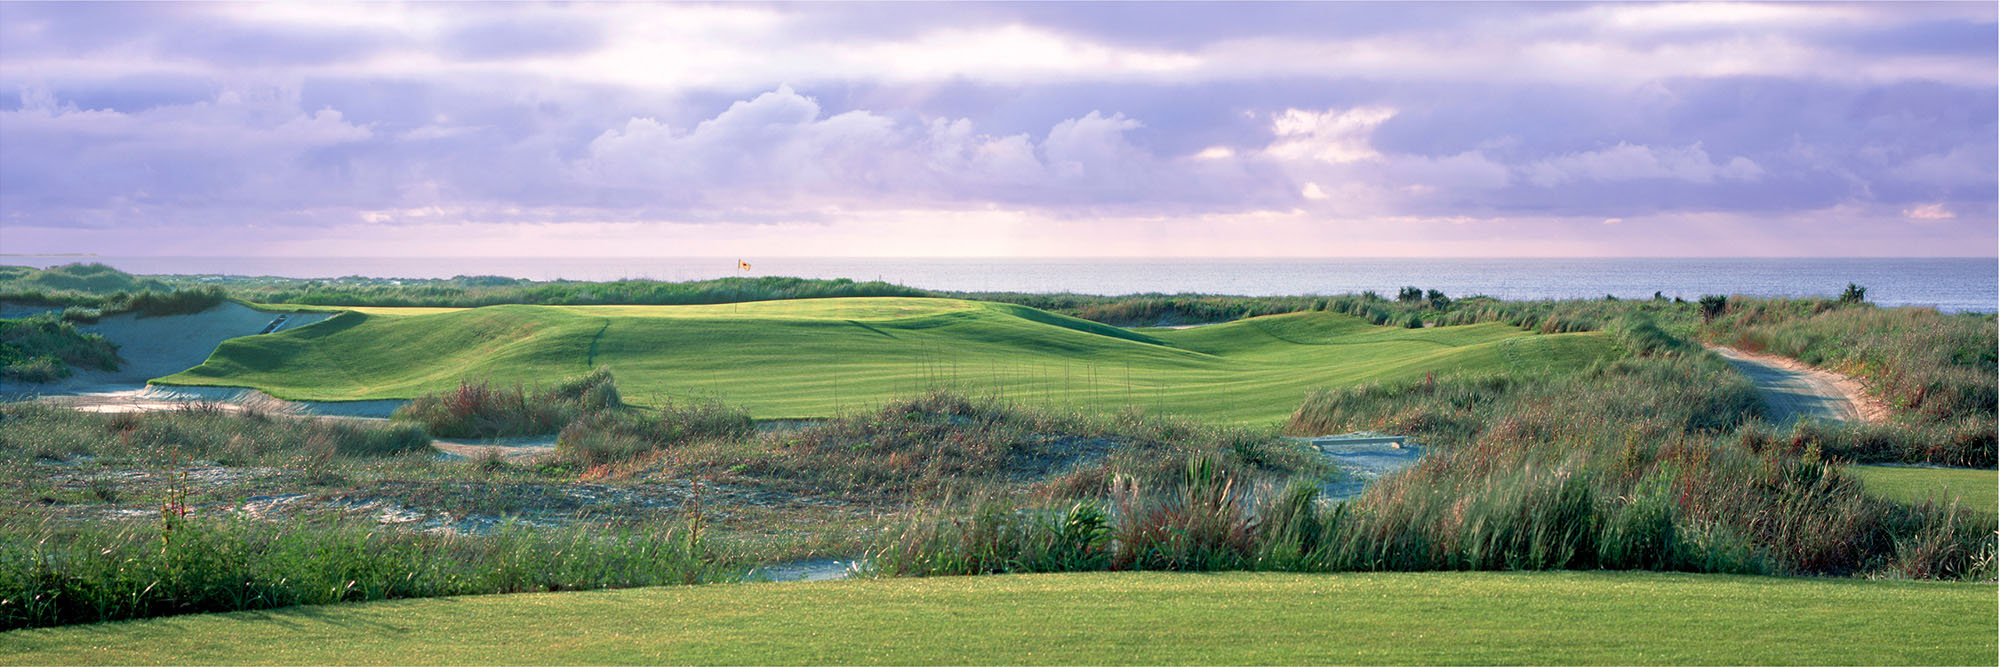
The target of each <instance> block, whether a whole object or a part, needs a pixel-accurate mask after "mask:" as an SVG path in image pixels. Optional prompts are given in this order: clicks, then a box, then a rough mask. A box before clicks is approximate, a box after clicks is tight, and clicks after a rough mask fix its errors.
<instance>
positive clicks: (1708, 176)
mask: <svg viewBox="0 0 2000 667" xmlns="http://www.w3.org/2000/svg"><path fill="white" fill-rule="evenodd" d="M1522 171H1523V173H1524V175H1525V177H1526V178H1527V180H1528V182H1530V183H1534V184H1535V185H1540V186H1542V187H1554V186H1557V185H1562V184H1565V183H1571V182H1576V181H1597V182H1614V181H1636V180H1648V179H1662V180H1677V181H1687V182H1689V183H1714V182H1715V181H1716V180H1717V179H1724V180H1733V181H1754V180H1757V179H1758V178H1761V177H1762V176H1763V174H1764V170H1763V168H1762V167H1759V166H1757V163H1755V162H1752V161H1751V160H1750V159H1748V158H1744V157H1741V156H1738V157H1734V158H1731V159H1730V160H1729V161H1727V162H1725V163H1722V164H1716V163H1715V162H1712V161H1711V160H1710V159H1709V156H1708V151H1706V150H1703V149H1702V147H1701V144H1700V143H1696V144H1693V145H1691V146H1688V147H1686V148H1672V147H1668V148H1655V147H1651V146H1641V145H1635V144H1628V143H1624V142H1619V143H1618V145H1616V146H1612V147H1610V148H1606V149H1604V150H1598V151H1585V152H1581V153H1570V154H1568V155H1562V156H1558V157H1554V158H1549V159H1546V160H1541V161H1539V162H1535V163H1532V164H1529V165H1526V166H1524V167H1523V168H1522Z"/></svg>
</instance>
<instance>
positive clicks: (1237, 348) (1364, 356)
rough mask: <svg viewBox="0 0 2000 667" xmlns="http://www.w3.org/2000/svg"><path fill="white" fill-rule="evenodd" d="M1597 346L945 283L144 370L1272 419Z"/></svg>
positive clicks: (324, 330) (460, 315) (429, 320)
mask: <svg viewBox="0 0 2000 667" xmlns="http://www.w3.org/2000/svg"><path fill="white" fill-rule="evenodd" d="M1610 350H1611V344H1610V342H1609V341H1608V339H1606V338H1605V337H1604V336H1603V335H1601V334H1597V333H1584V334H1559V335H1534V334H1529V333H1526V332H1523V331H1521V330H1519V329H1516V328H1513V327H1509V326H1506V325H1503V324H1477V325H1467V326H1455V327H1440V328H1430V329H1403V328H1397V327H1379V326H1372V325H1369V324H1367V323H1366V322H1364V321H1362V320H1360V319H1357V318H1354V317H1350V316H1346V315H1340V314H1334V313H1326V312H1305V313H1294V314H1289V315H1276V316H1270V317H1260V318H1253V319H1248V320H1242V321H1237V322H1230V323H1225V324H1217V325H1213V326H1206V327H1199V328H1195V329H1186V330H1150V329H1149V330H1145V331H1134V330H1128V329H1121V328H1118V327H1112V326H1107V325H1103V324H1098V323H1095V322H1090V321H1086V320H1080V319H1076V318H1071V317H1065V316H1062V315H1056V314H1053V313H1048V312H1045V311H1041V310H1036V309H1032V308H1026V307H1022V306H1015V305H1009V304H999V303H986V302H976V301H960V300H954V299H924V298H851V299H806V300H792V301H762V302H752V303H742V304H724V305H709V306H521V305H510V306H491V307H486V308H477V309H464V310H452V309H435V308H425V309H397V308H359V309H354V312H351V313H348V314H344V315H341V316H339V317H336V318H334V319H331V320H328V321H326V322H322V323H320V324H316V325H313V326H309V327H302V328H299V329H294V330H289V331H284V332H281V333H278V334H275V335H270V336H257V337H250V338H242V339H236V340H231V341H228V342H226V343H224V344H223V345H222V346H221V347H219V348H218V349H217V350H216V352H215V354H214V356H213V357H211V358H210V359H209V360H208V362H207V363H205V364H203V365H201V366H199V367H196V368H193V369H190V370H188V371H186V372H183V373H179V374H176V375H172V376H169V377H166V378H162V379H161V380H159V382H162V383H165V384H190V385H222V386H245V387H255V388H258V389H262V390H264V391H265V392H268V393H270V394H273V395H275V396H278V397H280V398H288V399H312V400H359V399H379V398H409V397H412V396H416V395H418V394H422V393H426V392H433V391H440V390H444V389H448V388H450V387H451V386H453V385H454V384H455V383H457V382H459V381H461V380H468V379H469V380H481V379H484V380H491V381H495V382H501V383H514V382H521V383H526V384H537V383H548V382H552V381H554V380H556V379H558V378H561V377H565V376H571V375H576V374H580V373H583V372H585V371H587V370H589V369H591V368H593V367H599V366H602V367H607V368H609V369H611V371H612V373H613V374H615V375H616V376H617V379H618V383H619V387H620V388H621V389H622V390H623V391H624V393H625V396H626V399H627V400H628V401H631V402H634V403H637V404H640V405H657V404H659V403H661V402H663V401H665V400H668V399H671V398H672V397H674V396H678V395H685V394H689V393H705V394H712V395H715V396H718V397H720V398H722V399H724V400H726V401H729V402H732V403H736V404H739V405H742V406H743V407H744V408H746V409H748V410H749V411H750V412H751V414H752V415H753V416H756V417H759V418H781V417H818V416H828V415H832V414H835V413H837V412H839V411H842V410H851V409H854V408H857V407H861V406H867V405H873V404H876V403H879V402H881V401H883V400H886V399H888V398H891V397H894V396H896V395H900V394H908V393H912V392H915V391H920V390H923V389H925V388H928V387H931V386H936V385H954V386H958V387H961V388H963V389H965V390H968V391H972V392H975V393H992V394H996V395H999V396H1000V397H1002V398H1005V399H1010V400H1019V401H1024V402H1030V403H1037V404H1043V405H1056V406H1073V407H1077V408H1081V409H1085V410H1096V411H1109V410H1115V409H1119V408H1122V407H1124V406H1127V405H1131V406H1137V407H1142V408H1146V409H1149V410H1154V411H1158V412H1164V413H1170V414H1181V415H1188V416H1194V417H1199V418H1203V419H1208V420H1213V421H1223V422H1251V423H1271V422H1276V421H1278V420H1280V419H1282V418H1284V417H1285V416H1286V415H1288V414H1289V413H1290V412H1291V410H1292V409H1293V408H1294V407H1296V406H1297V405H1298V403H1299V401H1300V399H1301V398H1302V397H1303V396H1304V395H1305V392H1306V390H1307V389H1309V388H1311V387H1315V386H1326V385H1338V384H1349V383H1356V382H1365V381H1371V380H1394V379H1410V378H1421V377H1423V376H1424V375H1425V374H1427V373H1445V372H1471V373H1482V372H1493V373H1501V372H1543V371H1546V370H1548V369H1552V368H1568V367H1577V366H1582V365H1585V364H1587V363H1589V361H1591V360H1593V359H1596V358H1600V357H1602V356H1605V355H1607V354H1609V353H1610Z"/></svg>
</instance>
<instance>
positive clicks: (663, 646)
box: [0, 573, 1995, 664]
mask: <svg viewBox="0 0 2000 667" xmlns="http://www.w3.org/2000/svg"><path fill="white" fill-rule="evenodd" d="M1861 610H1866V612H1865V613H1863V612H1862V611H1861ZM1994 613H1995V605H1994V598H1993V590H1992V587H1991V586H1989V585H1982V584H1939V583H1917V582H1885V581H1851V580H1849V581H1833V580H1813V579H1779V578H1763V577H1733V576H1714V575H1673V574H1651V573H1617V574H1613V573H1541V574H1527V573H1451V574H1439V573H1433V574H1402V573H1369V574H1344V575H1296V574H1269V573H1266V574H1246V573H1235V574H1162V573H1145V574H1134V573H1097V574H1066V575H1024V576H1004V577H947V578H930V579H897V580H855V581H845V582H823V583H798V584H725V585H714V586H674V587H664V588H645V589H632V590H621V591H605V592H589V593H550V594H531V595H508V596H481V597H462V598H447V599H433V600H411V601H395V602H379V603H367V604H356V605H344V606H339V607H320V608H298V609H287V610H282V611H273V612H244V613H233V614H214V615H201V616H181V617H174V618H165V619H155V620H146V621H136V622H124V623H112V624H104V625H92V626H77V627H67V628H54V629H45V630H27V631H19V632H13V633H8V634H7V635H6V637H5V639H6V641H0V662H5V663H7V664H335V663H338V664H389V663H394V664H484V663H509V664H516V663H520V664H585V663H594V664H630V663H647V664H664V663H686V664H801V663H814V664H861V663H866V664H970V663H980V664H1014V663H1018V664H1188V663H1202V664H1253V663H1255V664H1264V663H1284V664H1304V663H1326V664H1390V663H1410V664H1489V663H1505V664H1523V663H1530V664H1982V663H1989V662H1992V661H1993V657H1994V651H1995V642H1994V635H1993V616H1994ZM611 619H616V620H615V621H612V620H611ZM1717 628H1731V629H1732V630H1731V631H1730V632H1720V633H1719V632H1716V629H1717Z"/></svg>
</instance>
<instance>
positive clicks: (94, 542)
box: [0, 519, 737, 630]
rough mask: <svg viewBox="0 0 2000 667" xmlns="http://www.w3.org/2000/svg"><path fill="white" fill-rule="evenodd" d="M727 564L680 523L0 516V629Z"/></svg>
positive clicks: (691, 571) (662, 574)
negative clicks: (433, 526)
mask: <svg viewBox="0 0 2000 667" xmlns="http://www.w3.org/2000/svg"><path fill="white" fill-rule="evenodd" d="M735 572H736V569H735V568H732V567H730V566H729V565H728V564H727V562H726V560H725V559H724V558H722V557H721V556H719V555H718V554H717V553H716V552H715V551H714V550H712V549H710V548H709V546H708V545H707V544H705V543H704V541H703V539H702V538H701V537H700V533H699V531H697V530H695V529H693V528H691V527H681V526H670V527H660V528H654V529H646V530H637V529H631V528H621V529H615V530H613V529H591V528H581V527H579V528H567V529H532V530H531V529H526V528H520V527H514V528H508V529H503V530H501V531H499V532H496V533H493V534H489V535H478V536H472V535H450V534H431V533H422V532H412V531H402V530H396V529H386V528H382V527H379V526H374V525H358V524H345V523H327V524H320V523H291V524H273V523H264V522H254V521H235V520H226V519H213V520H188V519H180V520H170V521H166V522H121V523H112V524H91V525H66V524H65V525H57V524H45V525H36V526H28V527H0V630H10V629H14V628H23V627H39V626H51V625H64V624H72V623H95V622H102V621H115V620H123V619H133V618H146V617H153V616H166V615H173V614H191V613H208V612H225V611H242V610H250V609H271V608H277V607H289V606H295V605H318V604H333V603H340V602H360V601H366V600H391V599H398V598H418V597H437V596H446V595H479V594H490V593H523V592H534V591H561V590H586V589H599V588H626V587H634V586H659V585H668V584H695V583H706V582H715V581H727V580H731V579H734V578H736V576H737V575H736V574H735Z"/></svg>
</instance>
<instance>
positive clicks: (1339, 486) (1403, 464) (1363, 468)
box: [1295, 431, 1424, 500]
mask: <svg viewBox="0 0 2000 667" xmlns="http://www.w3.org/2000/svg"><path fill="white" fill-rule="evenodd" d="M1295 440H1298V441H1301V442H1304V443H1306V444H1309V445H1312V446H1313V447H1314V448H1316V449H1318V450H1319V451H1320V453H1322V454H1325V455H1326V457H1327V458H1329V459H1332V460H1333V462H1334V464H1335V465H1338V466H1340V470H1341V472H1342V473H1344V474H1343V475H1341V477H1340V479H1337V480H1334V481H1332V482H1327V483H1326V484H1325V485H1324V486H1322V487H1321V488H1320V495H1321V496H1323V497H1325V498H1327V499H1328V500H1346V499H1348V498H1353V497H1355V496H1358V495H1361V492H1362V491H1363V490H1364V489H1366V488H1368V485H1369V484H1371V483H1373V482H1374V481H1375V480H1378V479H1381V478H1383V477H1385V476H1388V475H1390V474H1393V473H1395V472H1398V471H1401V470H1402V469H1404V468H1408V467H1410V466H1412V465H1416V463H1417V460H1418V459H1421V458H1423V455H1424V449H1423V448H1422V447H1419V446H1417V445H1416V444H1415V443H1411V442H1409V440H1408V439H1407V438H1405V437H1403V436H1400V435H1383V434H1380V433H1371V432H1367V431H1358V432H1354V433H1343V434H1341V435H1329V436H1321V437H1317V438H1295Z"/></svg>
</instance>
